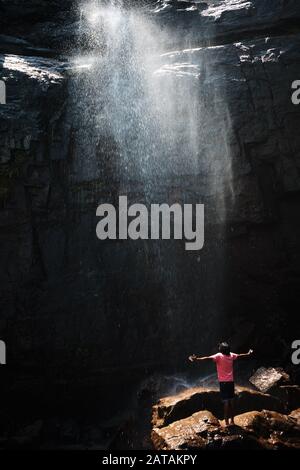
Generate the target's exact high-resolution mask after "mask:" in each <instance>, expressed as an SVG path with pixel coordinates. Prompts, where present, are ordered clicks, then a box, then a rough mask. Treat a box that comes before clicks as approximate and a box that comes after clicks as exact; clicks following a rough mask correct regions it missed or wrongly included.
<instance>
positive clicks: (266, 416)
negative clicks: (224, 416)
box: [151, 410, 300, 450]
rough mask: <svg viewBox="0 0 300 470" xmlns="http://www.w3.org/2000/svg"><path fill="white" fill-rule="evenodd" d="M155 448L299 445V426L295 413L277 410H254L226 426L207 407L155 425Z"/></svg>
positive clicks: (279, 447) (276, 447)
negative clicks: (181, 417) (291, 414)
mask: <svg viewBox="0 0 300 470" xmlns="http://www.w3.org/2000/svg"><path fill="white" fill-rule="evenodd" d="M151 437H152V442H153V445H154V448H155V449H156V450H187V449H193V448H194V449H202V450H207V449H219V450H220V449H235V450H237V449H298V448H300V427H299V426H298V425H297V423H296V422H295V419H293V418H292V417H288V416H285V415H283V414H280V413H277V412H274V411H266V410H263V411H260V412H259V411H251V412H247V413H244V414H241V415H238V416H236V418H235V425H234V426H231V427H228V428H226V427H225V428H224V427H223V424H222V426H221V425H220V423H219V421H218V420H217V419H216V418H215V417H214V416H213V415H212V414H211V413H210V412H208V411H202V412H198V413H195V414H193V415H192V416H190V417H188V418H185V419H182V420H179V421H175V422H173V423H171V424H169V425H168V426H165V427H162V428H153V430H152V434H151Z"/></svg>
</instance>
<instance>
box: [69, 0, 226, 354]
mask: <svg viewBox="0 0 300 470" xmlns="http://www.w3.org/2000/svg"><path fill="white" fill-rule="evenodd" d="M132 3H133V2H132ZM80 11H81V20H80V25H79V31H78V38H79V46H80V52H79V53H77V54H76V56H75V57H74V67H73V74H74V75H73V79H72V80H71V85H70V86H71V87H72V89H71V92H70V93H69V95H70V99H72V100H73V104H72V105H71V106H70V110H71V114H72V126H73V129H74V131H75V134H76V146H75V147H76V148H75V151H74V152H73V153H74V155H73V161H72V165H73V167H72V169H73V171H72V175H71V177H72V178H73V181H75V182H76V181H78V182H82V181H93V180H97V181H100V183H99V184H100V186H101V188H102V189H103V187H104V188H106V189H105V191H106V192H105V191H102V193H97V191H94V193H95V198H96V199H97V198H104V197H105V198H106V200H105V202H114V201H113V198H114V197H116V195H118V196H119V194H128V195H129V199H131V200H132V201H133V202H146V203H149V202H155V203H168V204H172V203H174V202H179V203H181V204H183V203H205V204H206V208H207V213H208V222H209V223H210V224H211V225H212V226H214V224H215V225H217V224H219V226H221V227H223V224H224V220H225V218H226V210H227V200H228V195H229V197H231V194H232V188H231V186H230V185H231V180H232V169H231V152H230V135H231V124H230V113H229V111H228V109H227V107H226V97H225V96H223V95H222V92H221V90H220V89H219V88H218V86H219V81H218V79H217V78H216V76H215V74H214V70H213V66H212V64H210V62H209V60H208V54H207V48H203V47H190V45H189V44H188V42H189V41H188V39H187V41H186V47H185V39H184V38H180V39H181V40H182V43H183V44H184V46H178V43H179V42H180V41H179V40H178V38H177V37H176V31H174V30H172V31H170V30H169V29H168V28H165V27H164V24H163V22H162V21H161V20H159V21H158V18H159V17H158V16H157V15H159V14H160V13H159V12H160V9H158V8H151V6H149V7H147V8H142V9H141V8H138V7H136V8H133V7H128V6H126V5H124V4H123V2H121V1H110V2H109V1H87V2H84V3H82V4H81V5H80ZM219 77H220V74H219ZM110 188H113V191H114V195H113V196H111V194H112V193H109V189H110ZM99 194H100V195H99ZM109 198H110V199H109ZM226 199H227V200H226ZM98 202H99V199H97V203H98ZM94 207H95V209H96V207H97V206H96V202H95V204H94ZM219 230H222V228H221V229H219ZM206 236H207V239H208V243H209V245H210V246H209V250H207V253H208V255H207V259H206V260H205V262H204V263H201V262H200V261H201V260H200V257H199V256H198V255H197V256H195V257H194V258H193V260H191V258H190V261H188V260H187V258H183V256H184V255H183V250H182V247H180V249H179V248H178V245H175V244H172V243H171V242H170V243H165V242H160V241H159V242H152V243H151V244H150V243H148V244H147V243H144V244H143V247H142V249H141V248H140V245H139V243H138V242H137V243H136V245H135V247H134V248H132V247H130V248H129V247H128V245H127V247H126V248H124V246H123V251H122V250H119V251H116V252H112V250H111V251H109V248H108V249H107V253H108V255H107V258H106V261H107V262H108V263H110V262H111V263H112V265H113V266H118V270H119V271H118V273H119V272H122V273H123V275H122V276H121V281H120V280H119V281H118V282H119V283H120V284H121V285H123V283H124V284H125V285H126V286H128V292H130V291H131V289H133V286H137V289H139V290H141V291H142V292H143V295H142V299H143V302H144V301H145V299H148V300H149V295H150V294H149V292H151V289H154V288H155V289H156V291H155V292H156V294H155V295H156V296H157V299H156V301H155V302H157V304H156V303H155V307H154V308H155V309H156V310H157V312H156V316H155V318H156V319H155V318H154V317H153V320H152V322H153V336H154V340H153V341H156V333H155V328H158V325H157V323H155V322H160V321H161V323H162V325H163V326H162V327H161V328H162V329H163V331H164V333H162V332H161V333H160V335H161V336H166V337H168V339H169V341H168V344H169V345H170V351H169V354H170V356H172V357H173V358H174V354H176V351H175V350H174V349H172V350H171V348H172V347H173V346H172V344H173V345H174V344H178V354H181V351H180V341H184V339H183V338H182V335H181V332H182V328H183V325H185V324H186V325H188V326H189V330H188V331H186V334H187V336H188V337H189V338H191V340H190V341H191V343H193V341H194V343H195V344H196V342H197V344H198V343H199V331H201V329H202V328H203V325H204V328H209V329H210V331H212V328H214V329H215V328H216V325H218V324H219V323H220V322H219V318H220V310H222V308H223V306H222V305H221V306H220V299H222V298H223V297H222V293H221V291H222V289H223V285H224V280H223V278H222V273H223V269H222V267H223V265H222V263H223V258H224V252H223V245H222V243H223V242H222V240H221V238H222V233H221V232H220V233H219V234H218V235H216V234H215V233H214V234H213V236H212V235H211V234H208V235H207V234H206ZM103 247H104V245H101V251H102V254H101V256H102V257H103V256H104V255H103V252H104V248H103ZM129 252H130V255H129V254H128V253H129ZM121 253H122V255H121ZM114 256H115V257H116V258H117V259H114V261H111V260H112V258H113V257H114ZM127 256H128V257H129V256H130V261H129V262H130V266H131V271H130V272H129V274H128V277H127V274H124V273H127V271H128V266H127V264H126V262H127V259H128V258H127ZM201 257H202V254H201ZM101 259H102V258H101ZM188 265H189V266H188ZM102 266H104V269H106V265H105V262H103V264H102ZM141 273H143V274H142V276H144V277H143V278H142V279H143V281H142V280H141V278H140V276H141ZM114 275H115V276H116V278H117V279H119V277H118V276H119V274H114ZM113 279H114V278H113ZM114 282H116V281H114ZM200 284H201V287H199V285H200ZM141 285H142V286H143V287H141ZM154 286H155V287H154ZM157 288H158V289H159V293H158V291H157ZM107 289H110V287H107ZM126 289H127V287H126ZM126 289H125V290H126ZM129 297H130V295H129ZM129 301H130V302H132V298H131V297H130V300H129ZM134 305H135V303H134ZM122 307H123V306H122ZM126 308H127V307H125V306H124V309H125V310H126ZM139 308H140V304H138V302H137V306H136V309H137V310H139ZM144 309H145V312H147V311H148V306H146V307H144ZM149 310H151V307H150V306H149ZM198 311H199V312H200V313H198ZM126 313H127V312H126ZM147 315H148V313H145V314H144V319H142V315H141V316H139V315H138V314H137V318H136V319H135V327H136V328H137V329H138V330H139V329H140V330H141V333H140V334H143V333H142V331H144V330H145V327H147V328H148V325H149V321H148V320H147V318H148V317H147ZM125 316H126V315H125ZM163 318H164V320H163ZM216 318H217V319H218V320H216ZM203 322H204V323H203ZM146 324H147V325H146ZM145 325H146V326H145ZM192 325H193V327H192ZM125 332H126V328H125V329H124V332H123V333H122V334H124V335H125V334H126V333H125ZM151 334H152V333H151ZM151 334H150V336H149V342H151V341H152V340H151ZM214 334H215V335H217V334H218V333H216V332H215V333H214ZM202 341H203V344H204V343H205V344H207V343H208V342H209V338H207V337H206V336H205V335H204V336H202ZM183 347H186V345H183ZM182 350H183V349H182ZM120 354H122V352H120Z"/></svg>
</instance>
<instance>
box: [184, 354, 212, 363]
mask: <svg viewBox="0 0 300 470" xmlns="http://www.w3.org/2000/svg"><path fill="white" fill-rule="evenodd" d="M207 359H211V356H203V357H198V356H196V354H192V355H191V356H189V361H191V362H195V361H206V360H207Z"/></svg>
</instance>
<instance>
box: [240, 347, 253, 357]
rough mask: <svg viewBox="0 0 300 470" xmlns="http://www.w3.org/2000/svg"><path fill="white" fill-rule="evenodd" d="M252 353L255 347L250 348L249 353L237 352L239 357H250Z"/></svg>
mask: <svg viewBox="0 0 300 470" xmlns="http://www.w3.org/2000/svg"><path fill="white" fill-rule="evenodd" d="M252 354H253V349H249V351H248V352H247V353H243V354H237V357H248V356H251V355H252Z"/></svg>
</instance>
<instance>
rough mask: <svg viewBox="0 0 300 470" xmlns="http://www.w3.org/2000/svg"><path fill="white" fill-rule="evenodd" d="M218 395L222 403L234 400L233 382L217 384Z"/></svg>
mask: <svg viewBox="0 0 300 470" xmlns="http://www.w3.org/2000/svg"><path fill="white" fill-rule="evenodd" d="M219 384H220V394H221V400H222V401H229V400H233V398H234V382H219Z"/></svg>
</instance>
